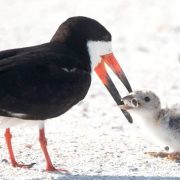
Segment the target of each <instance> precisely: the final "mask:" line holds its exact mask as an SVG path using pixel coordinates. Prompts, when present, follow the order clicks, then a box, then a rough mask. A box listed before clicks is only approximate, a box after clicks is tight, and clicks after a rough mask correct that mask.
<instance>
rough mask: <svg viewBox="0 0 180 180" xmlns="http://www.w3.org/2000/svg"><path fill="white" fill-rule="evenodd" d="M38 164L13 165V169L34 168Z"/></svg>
mask: <svg viewBox="0 0 180 180" xmlns="http://www.w3.org/2000/svg"><path fill="white" fill-rule="evenodd" d="M35 164H36V163H31V164H19V163H13V164H12V166H13V167H19V168H27V169H29V168H32V167H33V166H34V165H35Z"/></svg>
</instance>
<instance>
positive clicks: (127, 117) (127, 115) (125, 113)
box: [121, 109, 133, 124]
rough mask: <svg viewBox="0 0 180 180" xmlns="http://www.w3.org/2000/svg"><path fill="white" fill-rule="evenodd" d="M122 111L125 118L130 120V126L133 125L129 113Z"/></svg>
mask: <svg viewBox="0 0 180 180" xmlns="http://www.w3.org/2000/svg"><path fill="white" fill-rule="evenodd" d="M121 111H122V112H123V114H124V116H125V117H126V119H127V120H128V122H129V123H130V124H132V123H133V118H132V117H131V115H130V114H129V112H128V111H126V110H125V109H121Z"/></svg>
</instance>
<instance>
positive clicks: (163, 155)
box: [145, 152, 180, 160]
mask: <svg viewBox="0 0 180 180" xmlns="http://www.w3.org/2000/svg"><path fill="white" fill-rule="evenodd" d="M145 154H148V155H150V156H153V157H160V158H167V159H169V160H180V153H179V152H172V153H167V152H145Z"/></svg>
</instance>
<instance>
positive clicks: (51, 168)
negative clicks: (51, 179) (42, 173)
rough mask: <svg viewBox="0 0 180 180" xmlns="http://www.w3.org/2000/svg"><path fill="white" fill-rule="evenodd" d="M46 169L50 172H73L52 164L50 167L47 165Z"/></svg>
mask: <svg viewBox="0 0 180 180" xmlns="http://www.w3.org/2000/svg"><path fill="white" fill-rule="evenodd" d="M46 171H48V172H59V173H62V174H71V173H70V172H69V171H68V170H66V169H63V168H58V169H57V168H55V167H54V166H50V167H47V168H46Z"/></svg>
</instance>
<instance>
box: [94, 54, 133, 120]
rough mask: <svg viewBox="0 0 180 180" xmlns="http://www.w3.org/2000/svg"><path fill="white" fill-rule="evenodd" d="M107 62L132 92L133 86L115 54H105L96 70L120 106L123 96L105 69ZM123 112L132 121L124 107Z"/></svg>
mask: <svg viewBox="0 0 180 180" xmlns="http://www.w3.org/2000/svg"><path fill="white" fill-rule="evenodd" d="M105 63H106V64H107V65H108V66H109V67H110V68H111V69H112V70H113V72H114V73H115V74H116V75H117V77H118V78H119V79H120V80H121V81H122V83H123V84H124V86H125V87H126V89H127V90H128V91H129V92H132V89H131V86H130V84H129V82H128V80H127V78H126V75H125V74H124V72H123V70H122V68H121V67H120V65H119V63H118V62H117V60H116V58H115V57H114V54H113V53H110V54H107V55H103V56H102V59H101V62H100V63H99V64H98V65H97V66H96V67H95V69H94V70H95V72H96V73H97V74H98V76H99V78H100V79H101V81H102V82H103V84H104V85H105V87H106V88H107V89H108V91H109V93H110V94H111V96H112V97H113V99H114V100H115V102H116V103H117V105H118V106H120V105H123V102H122V100H121V96H120V94H119V92H118V90H117V89H116V87H115V85H114V83H113V82H112V80H111V78H110V76H109V75H108V73H107V71H106V69H105ZM122 112H123V114H124V115H125V116H126V118H127V119H128V121H129V122H131V121H132V118H131V116H130V114H129V113H128V112H126V111H125V110H124V109H122ZM131 123H132V122H131Z"/></svg>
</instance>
